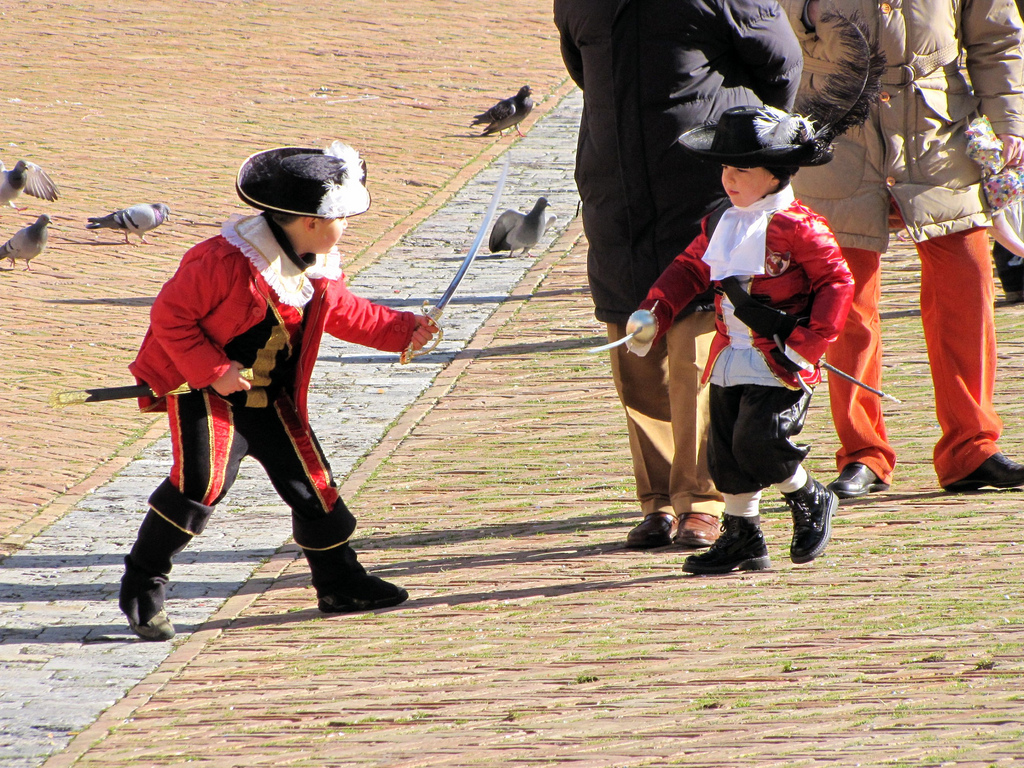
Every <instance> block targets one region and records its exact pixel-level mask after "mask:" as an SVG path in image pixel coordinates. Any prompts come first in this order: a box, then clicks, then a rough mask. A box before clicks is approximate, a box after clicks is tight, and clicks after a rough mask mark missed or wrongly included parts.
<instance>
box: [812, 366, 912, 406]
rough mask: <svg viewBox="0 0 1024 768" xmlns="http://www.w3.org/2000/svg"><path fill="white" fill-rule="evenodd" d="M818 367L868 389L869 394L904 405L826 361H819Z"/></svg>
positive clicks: (897, 399) (895, 398)
mask: <svg viewBox="0 0 1024 768" xmlns="http://www.w3.org/2000/svg"><path fill="white" fill-rule="evenodd" d="M818 365H820V366H821V367H822V368H824V369H825V370H826V371H830V372H831V373H834V374H835V375H836V376H839V377H840V378H842V379H846V380H847V381H848V382H850V383H851V384H856V385H857V386H858V387H861V388H862V389H866V390H867V391H868V392H871V393H872V394H875V395H878V396H879V397H883V398H885V399H886V400H892V401H893V402H894V403H901V404H902V403H903V401H902V400H900V399H899V398H897V397H893V396H892V395H888V394H886V393H885V392H883V391H882V390H880V389H875V388H874V387H869V386H868V385H867V384H865V383H864V382H863V381H861V380H860V379H856V378H854V377H853V376H851V375H850V374H848V373H847V372H846V371H840V370H839V369H838V368H836V367H835V366H834V365H829V364H828V363H826V362H825V361H824V360H819V361H818Z"/></svg>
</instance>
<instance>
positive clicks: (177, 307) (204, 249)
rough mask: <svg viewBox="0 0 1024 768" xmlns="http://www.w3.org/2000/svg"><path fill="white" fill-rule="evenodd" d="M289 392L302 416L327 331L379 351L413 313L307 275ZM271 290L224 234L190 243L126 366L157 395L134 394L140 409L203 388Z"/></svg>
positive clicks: (396, 343)
mask: <svg viewBox="0 0 1024 768" xmlns="http://www.w3.org/2000/svg"><path fill="white" fill-rule="evenodd" d="M310 282H311V283H312V285H313V298H312V299H310V300H309V302H308V303H307V304H306V305H305V306H304V307H303V312H304V313H305V321H304V323H303V333H302V341H301V348H300V351H299V359H298V361H297V367H296V371H295V388H294V391H293V397H294V398H295V405H296V407H297V409H298V412H299V415H300V416H301V417H302V419H303V420H307V419H308V416H307V411H306V395H307V390H308V388H309V381H310V377H311V376H312V373H313V366H314V365H315V363H316V359H317V353H318V351H319V348H320V340H321V338H322V336H323V334H324V332H325V331H326V332H327V333H329V334H331V335H332V336H336V337H338V338H339V339H343V340H345V341H351V342H353V343H356V344H362V345H364V346H367V347H374V348H376V349H380V350H384V351H386V352H401V351H402V350H404V349H405V348H406V347H407V346H408V345H409V342H410V340H411V339H412V334H413V332H414V331H415V329H416V323H417V321H416V315H415V314H413V313H412V312H402V311H398V310H394V309H391V308H389V307H385V306H382V305H380V304H375V303H373V302H371V301H369V300H367V299H364V298H360V297H358V296H356V295H354V294H353V293H351V292H350V291H349V290H348V288H346V287H345V282H344V277H343V276H342V277H340V278H338V279H331V278H327V277H317V278H312V279H311V280H310ZM270 292H271V288H270V286H269V285H268V284H267V282H266V280H265V279H264V278H263V276H262V275H261V274H260V272H259V270H258V269H257V268H256V267H255V266H254V265H253V264H252V262H250V260H249V259H248V258H246V256H245V255H244V254H243V253H242V252H241V251H240V250H239V249H238V248H237V247H236V246H234V245H232V244H231V243H229V242H228V241H227V240H226V239H225V238H224V237H223V236H218V237H213V238H210V239H209V240H206V241H204V242H202V243H199V244H198V245H196V246H195V247H193V248H192V249H190V250H189V251H188V252H187V253H186V254H185V256H184V258H183V259H182V261H181V264H180V265H179V267H178V270H177V272H175V274H174V276H173V277H171V279H170V280H168V281H167V283H166V284H165V285H164V287H163V288H162V289H161V291H160V293H159V295H158V296H157V297H156V301H155V302H154V303H153V308H152V310H151V312H150V327H149V330H148V331H147V332H146V336H145V338H144V339H143V341H142V347H141V349H140V350H139V354H138V356H137V357H136V359H135V362H133V363H132V364H131V365H129V366H128V367H129V369H130V370H131V372H132V373H133V374H134V375H135V378H136V379H137V380H138V381H139V382H145V383H146V384H148V385H149V387H150V388H151V389H152V390H153V392H155V393H156V394H157V395H158V398H157V399H156V400H154V399H152V398H142V399H140V405H141V407H142V408H143V409H144V410H156V411H162V410H166V405H165V401H164V400H163V397H162V396H163V395H165V394H166V393H167V392H169V391H171V390H173V389H176V388H177V387H179V386H181V385H182V384H185V383H188V385H189V386H190V387H192V388H193V389H202V388H204V387H208V386H209V385H211V384H212V383H213V382H215V381H216V380H217V379H219V378H220V377H221V376H222V375H224V373H226V372H227V370H228V368H229V367H230V361H229V359H228V357H227V355H226V354H225V353H224V345H225V344H227V343H228V342H229V341H230V340H231V339H233V338H235V337H236V336H238V335H240V334H242V333H244V332H245V331H246V330H248V329H249V328H251V327H252V326H254V325H255V324H256V323H258V322H260V321H261V320H262V319H263V318H264V317H265V316H266V313H267V307H268V301H269V297H270V295H271V294H270Z"/></svg>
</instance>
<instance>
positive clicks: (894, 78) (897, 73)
mask: <svg viewBox="0 0 1024 768" xmlns="http://www.w3.org/2000/svg"><path fill="white" fill-rule="evenodd" d="M959 56H960V44H959V43H956V42H953V43H950V44H949V45H947V46H946V47H945V48H940V49H939V50H937V51H935V52H934V53H929V54H928V55H926V56H917V55H915V56H913V57H911V60H910V62H909V63H907V64H899V65H897V66H893V67H886V68H885V71H884V72H882V85H892V86H896V87H900V88H902V87H906V86H908V85H910V84H911V83H913V82H914V81H915V80H920V79H921V78H923V77H927V76H928V75H930V74H932V73H933V72H935V71H936V70H938V69H942V68H943V67H945V66H948V65H950V64H952V63H953V62H955V61H956V60H957V58H958V57H959Z"/></svg>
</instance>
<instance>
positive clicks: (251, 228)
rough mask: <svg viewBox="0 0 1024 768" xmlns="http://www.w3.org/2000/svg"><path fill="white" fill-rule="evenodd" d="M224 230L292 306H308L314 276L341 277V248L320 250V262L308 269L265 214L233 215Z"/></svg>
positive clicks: (269, 283) (226, 237) (282, 299)
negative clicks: (286, 249)
mask: <svg viewBox="0 0 1024 768" xmlns="http://www.w3.org/2000/svg"><path fill="white" fill-rule="evenodd" d="M220 233H221V234H222V235H223V236H224V237H225V239H227V241H228V242H229V243H231V244H232V245H233V246H235V247H236V248H238V249H239V250H240V251H241V252H242V253H243V254H245V257H246V258H247V259H249V261H251V262H252V264H253V266H255V267H256V269H257V271H259V273H260V274H261V275H262V276H263V279H264V280H266V281H267V285H269V286H270V287H271V289H273V291H274V293H276V294H277V297H278V298H279V299H280V300H281V301H282V302H284V303H285V304H288V305H289V306H292V307H304V306H306V304H308V303H309V300H310V299H312V298H313V284H312V283H311V282H310V278H313V277H326V278H328V279H330V280H337V279H338V278H339V277H341V276H342V271H341V254H340V253H338V249H337V248H332V249H331V250H330V252H329V253H323V254H317V257H316V263H315V264H313V265H312V266H311V267H308V268H307V269H306V270H305V271H303V270H301V269H299V267H298V266H297V265H296V264H295V262H293V261H292V260H291V259H289V258H288V257H287V256H286V255H285V253H284V251H282V250H281V246H280V245H279V244H278V242H277V238H276V237H274V233H273V232H271V231H270V227H268V226H267V222H266V220H265V219H264V218H263V217H262V216H237V215H236V216H232V217H231V218H230V219H228V220H227V221H226V222H224V225H223V226H222V227H221V230H220Z"/></svg>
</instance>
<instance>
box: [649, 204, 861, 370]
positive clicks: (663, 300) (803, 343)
mask: <svg viewBox="0 0 1024 768" xmlns="http://www.w3.org/2000/svg"><path fill="white" fill-rule="evenodd" d="M707 226H708V220H707V218H705V219H704V221H703V222H701V234H700V235H698V236H697V237H696V238H695V239H694V241H693V242H692V243H690V245H689V246H688V247H687V248H686V250H685V251H683V252H682V253H681V254H679V255H678V256H677V257H676V258H675V260H674V261H673V262H672V263H671V264H670V265H669V266H668V267H667V268H666V269H665V271H664V272H663V273H662V274H661V277H659V278H658V280H657V281H656V282H655V283H654V285H653V286H652V287H651V290H650V291H649V292H648V294H647V298H646V299H644V301H643V302H642V303H641V304H640V307H639V308H640V309H652V308H653V309H654V315H655V317H656V318H657V321H658V335H657V336H656V337H655V338H656V339H659V338H661V337H662V336H663V335H664V334H665V333H666V332H667V331H668V329H669V326H670V325H671V324H672V321H673V319H674V318H675V316H676V315H677V314H678V313H679V312H680V311H681V310H682V309H683V308H684V307H685V306H686V305H687V304H688V303H689V302H690V300H691V299H692V298H693V297H694V296H696V295H698V294H700V293H702V292H703V291H705V290H707V288H708V286H709V285H711V284H712V280H711V270H710V267H708V265H707V264H705V263H704V262H703V261H701V256H703V255H704V252H705V250H707V246H708V239H709V238H708V234H707ZM716 287H717V284H716ZM750 295H751V296H753V297H754V298H756V299H759V300H761V301H763V302H764V303H766V304H768V305H770V306H772V307H774V308H776V309H780V310H782V311H784V312H786V313H788V314H790V315H796V316H799V317H805V318H807V321H806V322H804V323H801V324H800V325H799V326H797V328H796V329H795V330H794V331H793V333H792V334H790V336H789V338H788V339H787V340H786V346H787V347H789V348H790V349H792V350H794V351H795V352H796V353H797V354H799V355H800V356H801V357H802V358H803V359H804V360H807V361H808V362H810V363H817V361H818V360H819V359H820V358H821V357H822V355H824V354H825V349H826V348H827V347H828V345H829V344H830V343H831V342H833V341H835V339H836V337H837V336H838V335H839V331H840V330H842V328H843V324H844V323H845V322H846V315H847V313H848V312H849V310H850V304H851V302H852V300H853V275H852V274H850V269H849V267H847V265H846V261H845V259H843V254H842V251H841V250H840V248H839V244H838V243H837V242H836V239H835V236H834V235H833V234H832V231H831V230H830V229H829V227H828V224H827V222H826V221H825V219H824V218H823V217H821V216H819V215H818V214H816V213H815V212H814V211H812V210H810V209H809V208H806V207H805V206H804V205H802V204H801V203H800V202H799V201H795V202H793V203H792V204H791V205H790V206H789V207H787V208H785V209H783V210H780V211H776V212H775V213H774V214H773V215H772V218H771V221H770V222H769V223H768V228H767V232H766V235H765V274H763V275H756V276H754V277H753V279H752V281H751V284H750ZM655 302H657V306H656V307H655V306H654V305H655ZM715 315H716V318H717V322H716V324H715V326H716V334H715V338H714V339H713V341H712V343H711V353H710V356H709V358H708V364H707V367H706V368H705V370H704V377H703V380H704V381H705V382H706V381H707V380H708V378H709V377H710V376H711V370H712V369H713V368H714V365H715V361H716V360H717V359H718V356H719V355H720V354H721V353H722V350H724V349H725V348H726V347H728V346H729V331H728V328H727V326H726V324H725V319H724V316H723V314H722V291H721V290H717V291H716V293H715ZM751 337H752V339H753V344H754V346H755V348H756V349H757V350H758V351H759V352H760V353H761V355H762V356H763V357H764V359H765V360H766V361H767V363H768V366H769V368H771V370H772V373H773V374H774V375H775V377H776V378H778V379H779V381H780V382H781V383H783V384H785V385H786V386H787V387H790V388H796V387H798V386H799V384H798V382H797V379H796V376H797V374H795V373H791V372H790V371H787V370H786V369H785V368H784V367H783V366H781V365H780V364H779V363H778V362H776V361H775V360H774V359H773V357H772V355H771V350H772V349H774V348H775V341H774V340H773V339H766V338H764V337H763V336H759V335H757V334H756V333H754V332H753V331H751ZM799 375H800V377H801V378H802V379H803V380H804V381H805V382H806V383H807V384H809V385H814V384H817V383H818V382H819V381H821V371H820V369H818V368H817V367H815V369H814V370H813V371H801V372H800V374H799Z"/></svg>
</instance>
